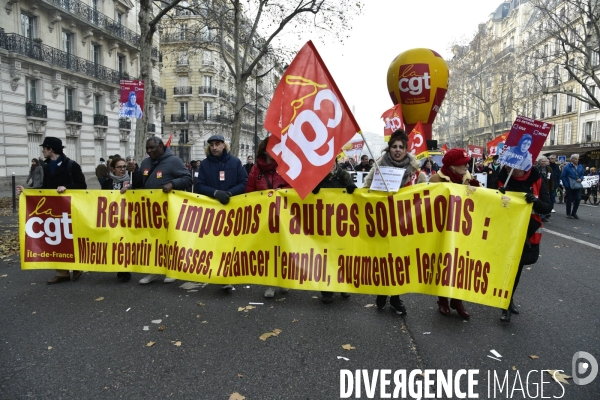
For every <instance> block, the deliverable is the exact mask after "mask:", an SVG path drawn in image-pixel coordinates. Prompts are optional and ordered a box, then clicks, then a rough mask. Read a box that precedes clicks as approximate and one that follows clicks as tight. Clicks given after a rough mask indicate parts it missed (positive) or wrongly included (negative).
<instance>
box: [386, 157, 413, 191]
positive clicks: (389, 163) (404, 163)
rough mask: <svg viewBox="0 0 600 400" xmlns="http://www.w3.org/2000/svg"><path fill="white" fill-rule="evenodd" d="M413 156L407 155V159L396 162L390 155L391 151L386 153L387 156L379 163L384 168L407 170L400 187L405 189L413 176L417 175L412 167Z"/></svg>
mask: <svg viewBox="0 0 600 400" xmlns="http://www.w3.org/2000/svg"><path fill="white" fill-rule="evenodd" d="M412 157H413V156H412V155H410V154H408V153H407V154H406V157H404V158H403V159H402V160H400V161H395V160H394V159H393V158H392V155H391V154H390V152H389V151H386V152H385V154H384V155H383V157H381V162H380V163H379V165H382V166H384V167H396V168H404V169H406V172H405V173H404V176H403V177H402V183H401V184H400V187H404V186H406V184H407V183H408V181H409V180H410V178H411V177H412V176H413V174H414V173H415V171H416V170H415V168H414V167H413V165H412V160H413V158H412Z"/></svg>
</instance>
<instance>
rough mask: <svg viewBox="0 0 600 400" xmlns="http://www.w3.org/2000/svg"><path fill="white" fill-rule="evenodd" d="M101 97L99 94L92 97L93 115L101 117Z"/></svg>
mask: <svg viewBox="0 0 600 400" xmlns="http://www.w3.org/2000/svg"><path fill="white" fill-rule="evenodd" d="M102 112H103V110H102V96H101V95H99V94H95V95H94V114H96V115H102Z"/></svg>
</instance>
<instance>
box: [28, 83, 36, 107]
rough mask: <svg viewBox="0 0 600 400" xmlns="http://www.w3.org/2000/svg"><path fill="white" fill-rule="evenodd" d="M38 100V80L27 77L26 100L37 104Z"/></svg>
mask: <svg viewBox="0 0 600 400" xmlns="http://www.w3.org/2000/svg"><path fill="white" fill-rule="evenodd" d="M37 100H38V81H37V80H35V79H29V80H28V81H27V101H28V102H29V103H33V104H37Z"/></svg>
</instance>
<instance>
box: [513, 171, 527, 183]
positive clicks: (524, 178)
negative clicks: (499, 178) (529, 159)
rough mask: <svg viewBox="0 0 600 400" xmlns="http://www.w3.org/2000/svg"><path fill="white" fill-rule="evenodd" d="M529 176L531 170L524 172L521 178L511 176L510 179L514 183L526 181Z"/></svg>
mask: <svg viewBox="0 0 600 400" xmlns="http://www.w3.org/2000/svg"><path fill="white" fill-rule="evenodd" d="M530 174H531V169H530V170H529V171H527V172H525V173H524V174H523V176H520V177H518V178H517V177H516V176H514V175H511V179H514V180H515V181H526V180H527V178H529V175H530Z"/></svg>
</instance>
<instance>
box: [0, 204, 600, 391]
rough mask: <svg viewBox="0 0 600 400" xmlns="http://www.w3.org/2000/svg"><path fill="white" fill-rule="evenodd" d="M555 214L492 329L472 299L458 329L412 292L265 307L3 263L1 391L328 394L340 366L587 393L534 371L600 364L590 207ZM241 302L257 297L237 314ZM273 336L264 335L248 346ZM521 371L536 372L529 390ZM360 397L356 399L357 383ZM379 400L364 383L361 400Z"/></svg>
mask: <svg viewBox="0 0 600 400" xmlns="http://www.w3.org/2000/svg"><path fill="white" fill-rule="evenodd" d="M556 211H557V213H555V214H553V217H552V218H551V222H550V223H548V224H545V228H546V230H548V232H546V233H545V234H544V237H543V239H542V257H541V259H540V260H539V262H538V263H537V264H535V265H533V266H530V267H527V269H525V270H524V272H523V276H522V278H521V284H520V287H519V289H518V291H517V293H516V297H515V298H516V303H517V304H518V305H519V306H520V309H521V314H520V315H516V316H513V319H512V322H511V323H510V324H502V323H501V322H500V320H499V317H500V310H498V309H494V308H490V307H484V306H479V305H474V304H469V305H468V310H469V311H470V312H471V315H472V318H471V320H470V321H468V322H464V321H462V320H461V319H460V318H459V317H458V315H457V314H456V313H455V312H453V315H452V316H451V317H444V316H442V315H441V314H439V313H438V311H437V307H436V299H435V298H433V297H430V296H424V295H406V296H403V299H404V301H405V303H406V305H407V308H408V316H407V317H406V318H404V319H403V318H400V317H398V316H396V315H395V314H393V313H392V312H390V311H389V310H388V308H387V307H386V309H385V310H383V311H379V310H377V309H376V308H375V307H372V306H371V307H367V306H368V305H369V304H373V303H374V296H364V295H352V296H351V297H350V298H349V299H342V298H341V297H340V296H339V295H336V297H335V301H334V302H333V303H332V304H330V305H325V304H322V303H321V301H320V299H319V298H317V297H318V296H319V294H318V293H315V292H305V291H290V292H289V293H287V294H284V295H280V296H278V297H276V298H275V299H264V298H263V297H262V293H263V291H264V288H263V287H260V286H255V285H252V286H249V287H246V286H237V287H236V290H235V291H233V292H232V293H230V294H225V293H223V292H222V291H221V289H220V286H215V285H209V286H206V287H202V286H199V287H196V288H193V289H191V290H189V289H185V288H182V287H181V285H182V284H184V282H181V281H178V282H176V283H172V284H163V283H162V282H161V281H159V282H153V283H151V284H149V285H145V286H142V285H139V284H138V283H137V281H138V280H139V278H140V277H141V275H139V274H134V276H133V279H132V280H131V282H129V283H121V282H120V281H118V280H117V278H116V276H115V274H113V273H85V274H84V275H83V277H82V278H81V280H79V281H77V282H67V283H63V284H60V285H53V286H47V285H46V284H45V282H46V280H48V279H49V278H51V277H52V276H53V271H49V270H39V271H22V270H20V264H19V262H18V256H13V257H9V258H8V259H2V260H1V261H0V302H1V304H2V312H1V314H0V327H1V333H0V361H1V362H0V398H1V399H21V398H32V399H116V398H119V399H120V398H122V399H159V398H176V399H229V398H230V396H231V395H232V394H234V393H239V395H241V396H244V397H245V398H246V399H248V400H254V399H337V398H340V370H341V369H349V370H352V371H355V370H358V369H361V370H362V369H366V370H368V372H369V373H372V372H373V371H374V370H376V369H390V370H392V371H395V370H406V371H407V373H410V371H411V370H413V369H417V368H419V369H441V370H448V369H451V370H453V371H454V372H456V371H458V370H460V369H478V370H479V374H478V375H477V376H476V379H477V380H478V384H477V385H476V390H475V392H476V393H478V394H479V398H483V399H485V398H519V399H521V398H536V397H537V398H541V396H540V395H541V393H539V388H540V385H541V381H542V380H543V382H545V383H544V385H543V389H544V392H543V396H544V397H546V398H551V397H553V396H554V397H556V398H564V399H582V400H583V399H585V400H589V399H599V398H600V377H597V378H596V379H595V381H593V382H592V383H590V384H588V385H586V386H578V385H576V384H574V383H573V380H572V379H568V382H569V384H568V385H566V384H563V385H562V386H561V385H559V384H557V383H554V382H553V381H552V379H551V377H550V375H549V374H548V373H547V372H543V373H540V372H539V371H540V370H563V371H564V373H565V374H566V375H569V376H572V375H573V371H572V367H571V360H572V357H573V355H574V353H575V352H577V351H586V352H589V353H591V354H592V355H593V356H594V357H595V358H596V359H597V360H600V348H599V343H600V341H599V339H598V332H599V331H600V310H599V309H600V304H599V301H598V294H597V293H598V288H599V287H600V274H599V273H598V271H599V268H600V265H599V259H600V230H599V229H598V227H600V207H593V206H587V205H583V204H582V206H581V208H580V211H579V213H578V214H579V216H580V217H581V220H579V221H576V220H569V219H566V217H565V215H564V214H565V212H564V205H557V206H556ZM15 224H16V217H13V216H3V217H0V231H1V232H4V231H5V230H9V229H13V230H14V229H16V227H11V226H14V225H15ZM553 233H554V234H553ZM557 234H560V235H561V236H558V235H557ZM574 239H575V240H574ZM587 244H589V245H587ZM498 245H499V246H503V245H507V244H506V243H498ZM250 302H258V303H264V304H262V305H255V308H253V309H247V310H246V312H244V311H239V308H240V307H246V306H248V305H249V303H250ZM158 320H160V322H157V321H158ZM153 321H155V322H156V323H154V322H153ZM144 327H148V328H147V329H148V330H144ZM275 329H277V330H280V331H281V332H279V333H278V335H277V336H272V337H269V338H267V339H266V340H265V341H263V340H260V338H259V337H260V336H261V335H263V334H264V333H267V332H272V331H273V330H275ZM149 342H154V343H155V344H154V345H153V346H151V347H148V346H147V344H148V343H149ZM346 344H350V345H351V346H352V347H354V349H351V350H345V349H343V348H342V346H343V345H346ZM491 350H495V351H496V352H497V353H499V354H500V355H501V357H497V356H494V355H493V354H492V353H491V352H490V351H491ZM339 356H341V357H345V358H347V359H348V360H344V359H340V358H338V357H339ZM488 356H492V357H495V358H496V359H493V358H490V357H488ZM531 356H536V357H533V358H532V357H531ZM531 370H537V371H538V373H531V374H530V375H529V381H528V382H527V377H528V373H529V372H530V371H531ZM488 371H489V373H491V374H492V375H491V376H492V377H493V373H494V371H495V372H496V374H497V375H498V376H500V378H499V379H500V380H502V379H503V378H504V376H505V374H506V373H507V371H508V387H509V388H510V390H509V389H508V388H507V387H505V388H504V392H503V393H502V394H500V389H499V388H498V387H496V395H494V392H493V387H492V386H489V387H490V388H491V389H490V390H491V391H490V392H489V393H488ZM519 377H520V381H521V382H522V387H521V385H520V384H519ZM461 382H462V384H461V389H462V390H465V389H466V385H465V384H464V383H465V380H464V379H463V381H461ZM563 387H564V389H563ZM521 389H522V390H523V392H522V391H521ZM392 390H393V384H392V389H388V392H391V391H392ZM507 390H508V395H507ZM513 390H514V391H513ZM527 390H529V394H528V392H527ZM563 390H564V392H563ZM536 391H538V394H537V396H536V395H535V394H536ZM511 392H512V393H511ZM355 394H356V393H353V394H352V397H351V398H356V397H355ZM510 395H512V396H510ZM361 396H362V397H361V398H369V397H367V395H366V393H365V389H364V387H363V390H362V392H361ZM382 397H383V396H381V395H380V393H379V386H378V389H377V392H376V394H375V396H374V397H371V398H382ZM233 398H242V397H233ZM409 398H411V397H409ZM442 398H446V396H442ZM454 398H457V397H454Z"/></svg>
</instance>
